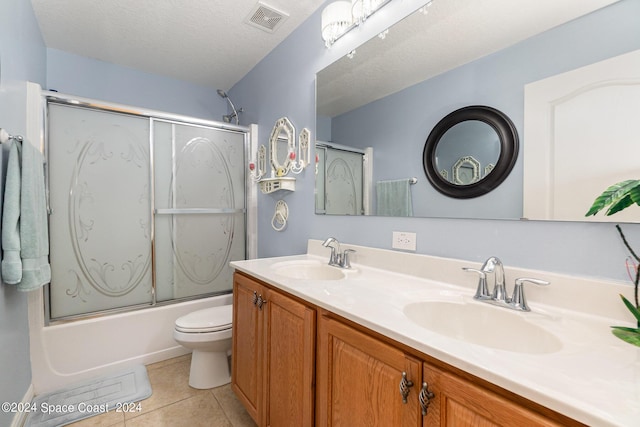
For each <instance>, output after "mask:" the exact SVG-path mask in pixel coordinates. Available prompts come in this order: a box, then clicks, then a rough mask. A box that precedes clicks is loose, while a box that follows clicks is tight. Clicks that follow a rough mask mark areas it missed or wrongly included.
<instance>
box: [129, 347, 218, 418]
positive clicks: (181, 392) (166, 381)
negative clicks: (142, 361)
mask: <svg viewBox="0 0 640 427" xmlns="http://www.w3.org/2000/svg"><path fill="white" fill-rule="evenodd" d="M177 359H179V360H176V359H171V360H174V363H164V364H162V365H159V366H153V365H150V367H149V368H148V369H147V373H148V374H149V382H150V383H151V393H152V394H151V397H149V398H148V399H145V400H142V401H141V402H140V411H137V410H136V411H134V412H127V413H125V420H128V419H130V418H133V417H136V416H138V415H140V414H143V413H147V412H150V411H153V410H155V409H158V408H161V407H163V406H166V405H170V404H172V403H175V402H179V401H181V400H184V399H186V398H188V397H191V396H195V395H198V394H203V393H207V390H197V389H195V388H192V387H189V366H190V363H191V358H190V357H188V358H187V357H179V358H177Z"/></svg>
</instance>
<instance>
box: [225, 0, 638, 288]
mask: <svg viewBox="0 0 640 427" xmlns="http://www.w3.org/2000/svg"><path fill="white" fill-rule="evenodd" d="M402 3H403V2H399V3H397V4H396V3H392V4H390V5H388V6H386V7H385V9H386V10H384V14H382V13H381V14H380V16H379V15H378V14H376V15H375V16H373V17H372V18H370V19H369V20H368V21H367V25H365V26H364V27H363V28H362V29H357V30H356V31H355V32H352V33H353V34H352V33H350V34H349V35H347V37H345V38H343V39H341V40H340V41H339V42H338V43H337V44H336V45H334V46H333V47H332V48H331V49H326V48H325V47H324V45H323V43H322V40H321V39H320V31H319V28H320V13H321V10H322V7H321V8H320V9H319V10H318V12H317V13H315V14H314V15H313V16H311V17H310V18H309V19H308V20H307V22H305V23H304V24H303V25H301V26H300V27H299V28H298V29H297V30H296V31H295V32H294V33H293V34H292V35H291V36H290V37H289V38H288V39H287V40H285V42H283V43H282V44H281V45H279V46H278V47H277V48H276V49H275V50H274V51H272V52H271V54H269V55H268V56H267V57H266V58H265V59H264V60H263V61H262V62H260V63H259V64H258V65H257V66H256V67H255V68H254V69H253V70H252V71H251V72H250V73H249V74H247V76H245V78H244V79H242V80H241V81H240V82H239V83H238V84H237V85H236V86H235V87H234V88H233V89H232V90H231V95H232V96H233V98H234V99H236V100H237V101H236V102H238V103H240V104H241V105H243V106H244V107H245V110H246V111H248V112H249V113H250V116H251V119H252V121H253V122H256V123H258V124H259V125H260V135H259V142H260V143H261V144H266V142H267V138H268V135H269V132H270V129H271V127H272V126H273V123H274V122H275V120H276V119H277V118H278V117H280V116H288V117H289V118H290V119H291V121H292V122H293V124H294V125H295V126H296V127H297V128H298V129H301V128H302V127H309V128H310V129H311V131H312V138H313V139H315V135H316V127H315V125H314V124H315V112H314V105H315V92H314V87H315V83H314V82H315V73H316V72H318V71H319V70H321V69H322V68H324V67H326V66H327V65H328V64H329V63H331V62H332V61H334V60H336V59H337V58H339V57H340V56H341V55H344V54H345V53H347V52H349V51H350V50H351V49H353V48H355V47H357V45H358V44H360V43H362V42H363V41H365V40H366V39H367V38H370V37H371V36H373V35H375V34H376V33H377V32H379V31H381V30H382V29H384V28H385V26H386V25H388V22H389V20H388V19H389V17H390V16H393V15H394V14H396V18H399V16H397V15H398V14H397V13H395V11H396V9H398V8H400V7H403V4H402ZM407 12H408V11H407ZM406 14H407V13H405V15H406ZM638 16H640V2H638V1H636V0H623V1H621V2H619V3H616V4H614V5H612V6H610V7H608V8H605V9H603V10H601V11H598V12H595V13H593V14H591V15H587V16H586V17H584V18H581V19H580V20H578V21H576V22H573V23H570V24H568V25H565V26H562V27H559V28H557V29H554V30H553V31H550V32H548V33H546V34H543V35H540V36H538V37H537V38H536V40H531V41H530V42H526V43H533V45H532V46H531V48H534V49H535V50H537V53H538V55H541V56H542V57H546V56H547V55H548V53H547V52H548V51H547V50H546V49H548V48H553V49H554V50H555V51H556V52H569V53H570V54H566V55H565V54H562V55H558V56H554V57H553V58H554V61H551V62H549V61H545V62H546V65H543V64H542V63H540V64H539V66H538V64H533V66H534V67H535V69H534V72H532V73H530V74H529V75H528V78H531V79H534V80H535V79H538V78H542V77H544V76H548V75H552V74H555V73H559V72H562V71H566V70H569V69H572V68H575V67H576V66H578V65H579V64H586V63H589V62H592V61H594V60H597V59H598V58H597V55H596V57H594V55H593V52H592V50H591V49H583V48H584V47H587V48H588V47H589V45H588V44H584V43H582V42H583V41H584V40H582V37H585V34H587V35H588V40H587V41H588V43H591V44H592V45H593V46H596V45H599V44H600V43H601V39H600V37H599V36H600V35H602V34H604V33H607V36H609V35H611V34H617V35H618V36H619V37H618V40H621V41H622V42H621V44H620V45H619V46H617V47H616V49H617V50H618V52H615V51H613V50H611V49H609V47H606V46H605V47H604V50H608V51H607V55H608V56H613V55H615V54H617V53H622V52H626V51H629V50H632V49H637V48H638V47H639V46H638V41H639V40H640V33H639V31H640V27H638V26H637V17H638ZM378 18H379V20H378V21H376V19H378ZM383 19H387V21H386V22H382V20H383ZM395 20H397V19H395ZM393 22H395V21H393ZM583 26H586V27H588V30H587V31H586V33H585V32H584V31H583ZM368 27H370V28H369V29H367V28H368ZM565 33H568V34H569V35H570V36H571V37H570V38H569V39H566V38H564V36H565ZM560 35H562V36H563V38H564V40H569V41H564V42H563V43H562V44H561V45H560V44H559V43H558V42H557V40H558V37H559V36H560ZM603 39H604V38H603ZM576 46H581V47H583V48H580V49H576V48H575V47H576ZM597 47H598V48H597V49H596V52H598V51H599V50H600V46H597ZM514 49H515V48H514ZM614 50H615V49H614ZM605 57H606V56H605ZM494 60H496V61H498V62H501V61H509V62H508V63H507V64H498V63H494V64H492V67H493V66H501V67H506V68H509V67H520V65H519V62H518V57H517V52H513V53H512V54H511V55H507V56H504V57H500V56H499V55H496V58H494ZM511 61H515V62H511ZM452 73H456V70H453V71H452ZM442 78H445V77H442ZM522 83H523V82H522V80H518V81H516V82H512V83H511V84H510V87H512V88H513V90H514V91H515V90H517V91H518V93H517V94H515V97H516V98H519V99H521V98H522V88H521V87H520V85H521V84H522ZM446 102H449V103H452V104H451V105H453V104H458V103H485V101H484V98H483V96H482V91H480V93H479V94H477V95H475V96H468V97H467V98H466V99H464V100H455V101H451V100H449V101H446ZM511 102H513V101H511ZM519 102H520V105H522V104H521V101H519ZM451 105H446V103H443V105H442V106H440V105H439V104H435V106H434V107H433V108H434V109H435V110H437V109H438V108H440V110H441V111H438V112H439V113H440V114H437V116H439V117H440V116H442V114H441V113H443V112H448V111H450V110H451ZM510 105H511V104H510ZM508 113H509V115H510V116H511V118H512V119H513V120H514V121H518V122H519V123H522V121H523V118H522V117H523V112H522V110H518V111H515V110H513V111H509V112H508ZM434 114H435V113H434ZM436 121H437V120H436ZM520 132H521V128H520ZM420 135H421V138H422V137H423V136H424V133H421V134H420ZM523 143H525V144H526V141H523ZM417 155H419V153H418V154H417ZM296 186H297V187H296V191H295V193H289V194H282V192H278V193H272V194H270V195H262V194H261V195H260V197H259V208H260V210H261V214H260V219H259V224H258V226H259V238H258V251H259V256H261V257H266V256H276V255H287V254H295V253H302V252H304V251H305V250H306V240H307V239H309V238H314V239H323V238H326V237H327V236H330V235H331V236H335V237H336V238H338V239H339V240H341V241H344V242H349V243H354V244H358V245H365V246H373V247H378V248H387V249H390V247H391V236H392V232H393V231H410V232H415V233H417V246H418V250H417V252H418V253H424V254H431V255H437V256H445V257H459V258H463V259H469V260H476V261H482V260H484V259H485V258H487V257H488V256H490V255H496V256H499V257H501V258H502V259H503V261H504V262H505V264H507V265H513V266H519V267H523V268H533V269H541V270H549V271H555V272H564V273H569V274H575V275H580V276H594V277H601V278H613V279H619V280H627V278H626V270H625V268H624V260H625V257H626V256H627V253H626V250H625V248H624V246H623V244H622V243H621V242H620V239H619V238H618V235H617V233H616V231H615V229H614V226H613V224H595V223H586V222H551V221H548V222H541V221H516V220H509V221H507V220H465V219H455V220H453V219H424V218H422V219H421V218H382V217H365V218H363V217H345V216H339V217H328V216H320V215H315V214H314V194H313V188H314V174H313V171H312V170H307V171H305V172H303V173H302V174H301V175H298V176H297V183H296ZM280 198H283V199H284V200H285V201H286V202H287V203H288V205H289V217H290V219H289V226H288V228H287V229H286V230H285V231H283V232H279V233H278V232H275V231H273V230H272V229H271V226H270V224H269V221H270V219H271V217H272V212H273V209H274V206H275V203H276V202H277V200H279V199H280ZM624 229H625V230H626V232H627V234H628V237H629V239H630V241H631V242H632V244H633V243H635V245H636V247H640V226H638V225H626V226H625V227H624ZM612 298H617V296H615V295H614V296H612Z"/></svg>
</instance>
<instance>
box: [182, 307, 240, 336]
mask: <svg viewBox="0 0 640 427" xmlns="http://www.w3.org/2000/svg"><path fill="white" fill-rule="evenodd" d="M232 316H233V311H232V306H231V305H222V306H219V307H211V308H205V309H203V310H197V311H194V312H193V313H189V314H186V315H184V316H182V317H180V318H178V320H176V329H177V330H178V331H181V332H215V331H222V330H224V329H230V328H231V320H232Z"/></svg>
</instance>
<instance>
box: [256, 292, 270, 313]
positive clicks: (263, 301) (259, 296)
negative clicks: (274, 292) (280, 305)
mask: <svg viewBox="0 0 640 427" xmlns="http://www.w3.org/2000/svg"><path fill="white" fill-rule="evenodd" d="M266 303H267V300H266V299H263V298H262V295H258V301H257V302H256V305H257V306H258V310H262V306H263V305H265V304H266Z"/></svg>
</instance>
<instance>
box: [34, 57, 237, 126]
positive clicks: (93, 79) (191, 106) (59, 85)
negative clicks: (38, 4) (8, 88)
mask: <svg viewBox="0 0 640 427" xmlns="http://www.w3.org/2000/svg"><path fill="white" fill-rule="evenodd" d="M46 89H53V90H57V91H58V92H61V93H65V94H69V95H76V96H80V97H84V98H92V99H97V100H100V101H107V102H114V103H118V104H125V105H131V106H134V107H142V108H148V109H152V110H159V111H165V112H170V113H175V114H182V115H185V116H191V117H197V118H200V119H206V120H217V121H222V116H223V115H224V114H227V103H226V100H224V99H222V98H221V97H220V96H219V95H218V94H217V93H216V89H215V88H209V87H204V86H198V85H195V84H192V83H187V82H184V81H180V80H175V79H171V78H169V77H163V76H159V75H156V74H149V73H145V72H142V71H138V70H135V69H132V68H128V67H124V66H121V65H116V64H111V63H108V62H104V61H99V60H96V59H91V58H86V57H83V56H79V55H75V54H72V53H68V52H64V51H61V50H57V49H47V87H46ZM244 123H246V122H244Z"/></svg>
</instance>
